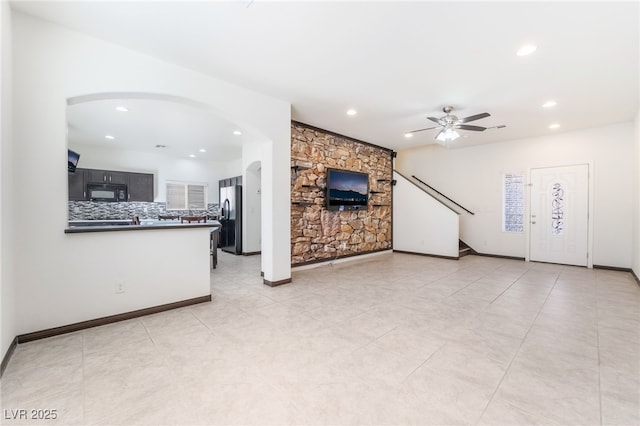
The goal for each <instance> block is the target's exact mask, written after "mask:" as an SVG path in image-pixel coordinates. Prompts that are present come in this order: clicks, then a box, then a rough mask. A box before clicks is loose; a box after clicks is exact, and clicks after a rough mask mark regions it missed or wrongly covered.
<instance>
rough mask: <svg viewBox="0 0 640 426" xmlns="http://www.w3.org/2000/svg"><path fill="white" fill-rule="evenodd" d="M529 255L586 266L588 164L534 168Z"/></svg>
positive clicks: (549, 260) (587, 244) (530, 256)
mask: <svg viewBox="0 0 640 426" xmlns="http://www.w3.org/2000/svg"><path fill="white" fill-rule="evenodd" d="M530 182H531V218H530V223H531V227H530V229H531V231H530V232H531V233H530V252H529V258H530V260H532V261H537V262H550V263H561V264H566V265H578V266H587V264H588V254H587V253H588V247H589V239H588V231H589V165H588V164H579V165H575V166H562V167H546V168H539V169H531V181H530Z"/></svg>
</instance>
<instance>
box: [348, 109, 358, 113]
mask: <svg viewBox="0 0 640 426" xmlns="http://www.w3.org/2000/svg"><path fill="white" fill-rule="evenodd" d="M357 113H358V111H356V110H355V109H353V108H352V109H349V110H347V115H356V114H357Z"/></svg>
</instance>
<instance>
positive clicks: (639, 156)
mask: <svg viewBox="0 0 640 426" xmlns="http://www.w3.org/2000/svg"><path fill="white" fill-rule="evenodd" d="M634 124H635V157H634V158H635V161H634V163H635V178H634V182H635V189H634V194H635V197H634V198H635V206H634V214H633V220H634V222H633V225H634V232H633V272H634V273H635V274H636V277H639V278H640V110H638V113H637V114H636V119H635V122H634Z"/></svg>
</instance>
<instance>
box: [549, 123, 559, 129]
mask: <svg viewBox="0 0 640 426" xmlns="http://www.w3.org/2000/svg"><path fill="white" fill-rule="evenodd" d="M558 127H560V124H558V123H553V124H550V125H549V128H550V129H557V128H558Z"/></svg>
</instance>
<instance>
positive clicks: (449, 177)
mask: <svg viewBox="0 0 640 426" xmlns="http://www.w3.org/2000/svg"><path fill="white" fill-rule="evenodd" d="M634 143H635V142H634V128H633V123H631V122H627V123H620V124H616V125H611V126H606V127H600V128H594V129H589V130H583V131H577V132H567V133H558V134H553V135H549V136H546V137H539V138H530V139H523V140H517V141H508V142H501V143H494V144H488V145H481V146H476V147H468V148H460V149H455V148H452V149H446V148H443V147H441V146H440V145H428V146H426V147H420V148H414V149H409V150H402V151H400V152H399V153H398V158H396V169H397V170H398V171H399V172H401V173H403V174H404V175H406V176H410V175H412V174H415V175H416V176H418V177H420V178H421V179H422V180H424V181H425V182H427V183H428V184H430V185H431V186H433V187H435V188H436V189H437V190H439V191H440V192H442V193H444V194H446V195H447V196H448V197H450V198H452V199H453V200H455V201H456V202H458V203H460V204H462V205H463V206H465V207H466V208H468V209H470V210H471V211H473V212H474V213H475V216H471V215H466V214H464V215H462V216H461V217H460V228H461V229H460V234H461V238H462V240H464V241H465V242H466V243H468V244H469V245H470V246H471V247H472V248H473V249H475V250H477V251H478V252H481V253H488V254H495V255H503V256H516V257H525V254H526V241H525V235H524V234H513V233H504V232H502V230H501V228H502V207H501V206H502V176H503V173H505V172H517V171H520V172H524V173H526V175H527V176H528V174H529V170H530V169H531V168H534V167H546V166H560V165H567V164H577V163H591V164H593V166H594V169H593V174H592V183H593V193H594V200H593V205H594V209H593V212H592V215H593V224H594V232H593V253H592V255H593V264H594V265H601V266H614V267H622V268H630V267H631V251H632V228H633V195H632V194H633V193H634V192H633V191H634V181H633V170H634V165H633V156H634ZM527 202H528V200H527Z"/></svg>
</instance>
